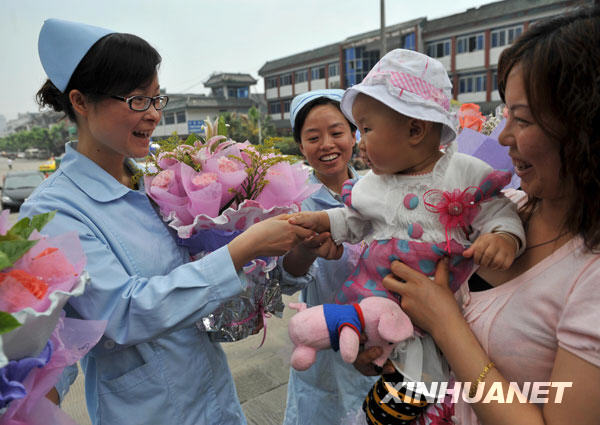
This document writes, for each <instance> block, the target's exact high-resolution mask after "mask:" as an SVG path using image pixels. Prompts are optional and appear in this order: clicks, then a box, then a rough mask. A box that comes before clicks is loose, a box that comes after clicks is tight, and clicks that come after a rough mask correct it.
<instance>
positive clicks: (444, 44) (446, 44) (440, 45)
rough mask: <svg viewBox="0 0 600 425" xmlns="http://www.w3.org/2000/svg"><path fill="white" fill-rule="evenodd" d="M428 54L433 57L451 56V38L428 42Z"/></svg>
mask: <svg viewBox="0 0 600 425" xmlns="http://www.w3.org/2000/svg"><path fill="white" fill-rule="evenodd" d="M427 55H428V56H431V57H432V58H443V57H444V56H450V40H442V41H434V42H433V43H428V44H427Z"/></svg>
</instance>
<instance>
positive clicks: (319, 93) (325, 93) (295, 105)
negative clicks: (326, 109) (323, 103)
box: [290, 89, 344, 129]
mask: <svg viewBox="0 0 600 425" xmlns="http://www.w3.org/2000/svg"><path fill="white" fill-rule="evenodd" d="M342 96H344V90H342V89H324V90H313V91H309V92H306V93H302V94H299V95H298V96H296V97H295V98H294V99H293V100H292V104H291V105H290V122H291V123H292V129H293V128H294V123H295V122H296V115H298V112H300V111H301V110H302V108H304V106H306V104H307V103H309V102H312V101H313V100H315V99H318V98H320V97H326V98H327V99H331V100H335V101H336V102H341V101H342Z"/></svg>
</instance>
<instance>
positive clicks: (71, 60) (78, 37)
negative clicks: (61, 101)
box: [38, 19, 115, 92]
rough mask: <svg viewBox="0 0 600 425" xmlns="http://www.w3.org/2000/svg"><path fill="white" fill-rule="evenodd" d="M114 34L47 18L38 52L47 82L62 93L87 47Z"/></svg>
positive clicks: (97, 28) (103, 29) (88, 48)
mask: <svg viewBox="0 0 600 425" xmlns="http://www.w3.org/2000/svg"><path fill="white" fill-rule="evenodd" d="M114 32H115V31H112V30H108V29H106V28H100V27H94V26H92V25H87V24H81V23H79V22H71V21H64V20H62V19H47V20H46V21H45V22H44V25H43V26H42V29H41V31H40V37H39V39H38V52H39V55H40V61H41V62H42V66H43V67H44V71H46V75H48V78H50V81H52V83H53V84H54V85H55V86H56V87H57V88H58V89H59V90H60V91H61V92H64V91H65V89H66V88H67V84H69V80H70V79H71V75H73V72H74V71H75V68H77V65H79V62H81V59H83V57H84V56H85V54H86V53H87V52H88V50H90V48H91V47H92V46H93V45H94V44H95V43H96V42H97V41H98V40H100V39H101V38H102V37H104V36H105V35H108V34H112V33H114Z"/></svg>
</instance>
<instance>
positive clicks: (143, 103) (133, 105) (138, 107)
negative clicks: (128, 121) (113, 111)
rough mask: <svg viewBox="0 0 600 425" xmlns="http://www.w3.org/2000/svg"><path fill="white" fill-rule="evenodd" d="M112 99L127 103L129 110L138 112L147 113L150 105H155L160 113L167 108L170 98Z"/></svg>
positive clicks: (119, 97)
mask: <svg viewBox="0 0 600 425" xmlns="http://www.w3.org/2000/svg"><path fill="white" fill-rule="evenodd" d="M111 98H113V99H117V100H120V101H121V102H125V103H127V104H128V105H129V109H131V110H132V111H136V112H144V111H147V110H148V108H149V107H150V105H154V108H155V109H156V110H157V111H160V110H161V109H163V108H164V107H165V106H167V103H169V96H154V97H149V96H131V97H121V96H111Z"/></svg>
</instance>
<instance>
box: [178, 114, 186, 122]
mask: <svg viewBox="0 0 600 425" xmlns="http://www.w3.org/2000/svg"><path fill="white" fill-rule="evenodd" d="M182 122H186V120H185V111H179V112H177V123H178V124H179V123H182Z"/></svg>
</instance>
